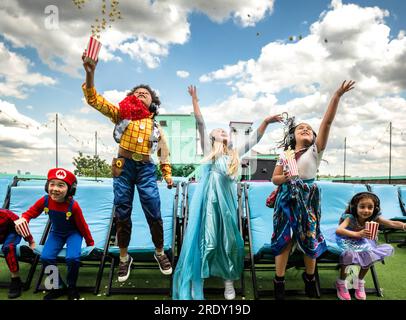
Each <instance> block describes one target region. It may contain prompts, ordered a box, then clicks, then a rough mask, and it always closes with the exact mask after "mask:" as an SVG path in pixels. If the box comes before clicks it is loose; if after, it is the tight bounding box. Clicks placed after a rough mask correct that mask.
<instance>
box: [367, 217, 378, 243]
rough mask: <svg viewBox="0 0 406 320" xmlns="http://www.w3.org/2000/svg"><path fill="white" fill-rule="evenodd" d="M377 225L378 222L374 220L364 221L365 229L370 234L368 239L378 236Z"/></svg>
mask: <svg viewBox="0 0 406 320" xmlns="http://www.w3.org/2000/svg"><path fill="white" fill-rule="evenodd" d="M378 227H379V223H377V222H374V221H367V222H365V229H367V230H368V231H369V232H370V236H369V237H368V239H371V240H375V239H376V238H377V236H378Z"/></svg>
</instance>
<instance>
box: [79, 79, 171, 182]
mask: <svg viewBox="0 0 406 320" xmlns="http://www.w3.org/2000/svg"><path fill="white" fill-rule="evenodd" d="M82 89H83V93H84V96H85V99H86V101H87V103H88V104H89V105H90V106H91V107H93V108H95V109H96V110H98V111H100V112H101V113H102V114H104V115H105V116H107V117H109V118H110V120H111V121H112V122H113V123H114V124H116V123H118V122H119V121H120V120H121V119H120V108H118V107H117V106H115V105H114V104H112V103H110V102H109V101H107V100H106V99H105V98H104V97H103V96H101V95H99V94H98V93H97V91H96V89H95V88H94V87H92V88H86V84H83V85H82ZM151 117H152V116H151ZM153 122H154V120H153V119H152V118H144V119H140V120H135V121H130V123H129V124H128V126H127V128H126V129H125V131H124V133H123V135H122V137H121V140H120V147H122V148H123V149H126V150H128V151H131V152H136V153H138V154H143V155H150V154H151V152H152V150H151V144H150V141H149V140H150V136H151V135H152V132H153ZM158 130H159V135H160V138H159V140H158V157H159V163H160V168H161V171H162V176H163V178H164V179H165V180H166V181H168V179H170V178H171V176H172V170H171V165H170V162H169V155H170V153H169V148H168V143H167V141H166V136H165V134H164V132H163V130H162V128H161V126H159V125H158Z"/></svg>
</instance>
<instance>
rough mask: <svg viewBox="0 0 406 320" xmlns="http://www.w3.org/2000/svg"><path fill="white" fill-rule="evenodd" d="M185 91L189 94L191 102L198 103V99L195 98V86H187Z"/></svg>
mask: <svg viewBox="0 0 406 320" xmlns="http://www.w3.org/2000/svg"><path fill="white" fill-rule="evenodd" d="M187 91H188V92H189V94H190V96H191V97H192V99H193V100H195V99H196V101H199V99H198V98H197V90H196V86H189V87H188V88H187Z"/></svg>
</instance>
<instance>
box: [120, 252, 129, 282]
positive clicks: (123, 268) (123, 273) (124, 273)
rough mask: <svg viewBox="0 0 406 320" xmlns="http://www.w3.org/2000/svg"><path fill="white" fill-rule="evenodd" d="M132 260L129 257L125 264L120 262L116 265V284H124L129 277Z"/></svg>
mask: <svg viewBox="0 0 406 320" xmlns="http://www.w3.org/2000/svg"><path fill="white" fill-rule="evenodd" d="M132 263H133V258H132V257H131V256H130V255H129V256H128V260H127V262H121V260H120V263H119V264H118V282H124V281H126V280H127V279H128V277H129V276H130V271H131V264H132Z"/></svg>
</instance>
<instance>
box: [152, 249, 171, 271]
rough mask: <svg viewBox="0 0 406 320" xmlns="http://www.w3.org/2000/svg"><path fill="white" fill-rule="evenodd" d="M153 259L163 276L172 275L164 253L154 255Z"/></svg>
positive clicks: (169, 263)
mask: <svg viewBox="0 0 406 320" xmlns="http://www.w3.org/2000/svg"><path fill="white" fill-rule="evenodd" d="M154 258H155V260H156V261H157V262H158V266H159V270H161V272H162V273H163V274H164V275H170V274H172V265H171V262H170V261H169V259H168V257H167V256H166V254H165V253H163V254H160V255H157V254H156V253H154Z"/></svg>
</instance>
